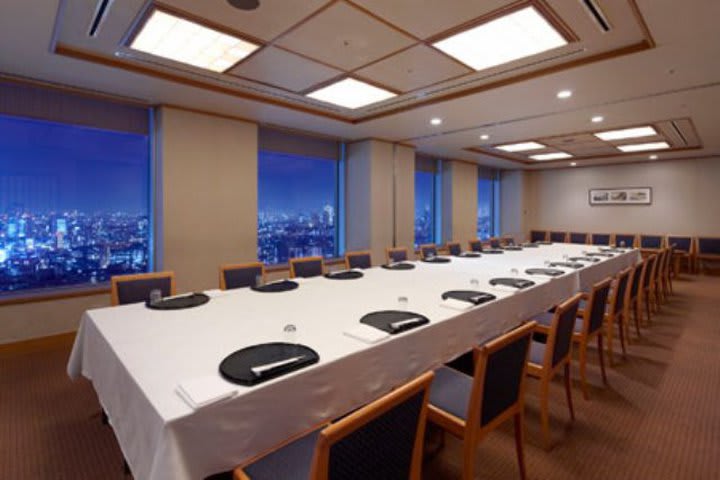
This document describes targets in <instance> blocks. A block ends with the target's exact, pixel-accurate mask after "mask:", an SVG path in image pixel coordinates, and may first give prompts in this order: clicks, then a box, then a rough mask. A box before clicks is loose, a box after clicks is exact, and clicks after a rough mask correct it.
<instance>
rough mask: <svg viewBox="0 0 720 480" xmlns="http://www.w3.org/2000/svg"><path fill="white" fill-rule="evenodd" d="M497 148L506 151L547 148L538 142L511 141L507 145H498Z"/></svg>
mask: <svg viewBox="0 0 720 480" xmlns="http://www.w3.org/2000/svg"><path fill="white" fill-rule="evenodd" d="M495 148H497V149H498V150H503V151H505V152H524V151H526V150H539V149H541V148H545V145H543V144H541V143H537V142H522V143H510V144H507V145H498V146H496V147H495Z"/></svg>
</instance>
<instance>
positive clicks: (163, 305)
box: [145, 293, 210, 310]
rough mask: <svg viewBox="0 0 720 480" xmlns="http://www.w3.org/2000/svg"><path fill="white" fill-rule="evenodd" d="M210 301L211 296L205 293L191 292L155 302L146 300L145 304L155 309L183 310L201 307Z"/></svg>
mask: <svg viewBox="0 0 720 480" xmlns="http://www.w3.org/2000/svg"><path fill="white" fill-rule="evenodd" d="M209 301H210V297H208V296H207V295H205V294H204V293H191V294H190V295H183V296H179V297H175V298H166V299H163V300H160V301H159V302H155V303H150V300H147V301H145V305H146V306H147V307H148V308H151V309H153V310H182V309H185V308H193V307H199V306H200V305H205V304H206V303H208V302H209Z"/></svg>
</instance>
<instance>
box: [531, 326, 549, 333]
mask: <svg viewBox="0 0 720 480" xmlns="http://www.w3.org/2000/svg"><path fill="white" fill-rule="evenodd" d="M533 331H535V332H538V333H544V334H546V335H549V334H550V327H548V326H547V325H540V324H539V323H538V324H536V325H535V328H533Z"/></svg>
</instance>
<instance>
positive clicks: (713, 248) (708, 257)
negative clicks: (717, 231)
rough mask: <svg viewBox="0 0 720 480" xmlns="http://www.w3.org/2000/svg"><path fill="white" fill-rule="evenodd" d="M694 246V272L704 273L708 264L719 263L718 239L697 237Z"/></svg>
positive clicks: (719, 247)
mask: <svg viewBox="0 0 720 480" xmlns="http://www.w3.org/2000/svg"><path fill="white" fill-rule="evenodd" d="M695 245H696V250H695V251H696V254H695V258H696V263H697V268H696V271H697V272H699V273H704V272H705V271H706V270H707V263H708V262H718V261H720V237H697V241H696V243H695Z"/></svg>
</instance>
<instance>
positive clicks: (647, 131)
mask: <svg viewBox="0 0 720 480" xmlns="http://www.w3.org/2000/svg"><path fill="white" fill-rule="evenodd" d="M653 135H657V132H656V131H655V129H654V128H653V127H633V128H623V129H622V130H610V131H607V132H599V133H596V134H595V136H596V137H597V138H599V139H600V140H605V141H606V142H607V141H609V140H623V139H625V138H639V137H652V136H653Z"/></svg>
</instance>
